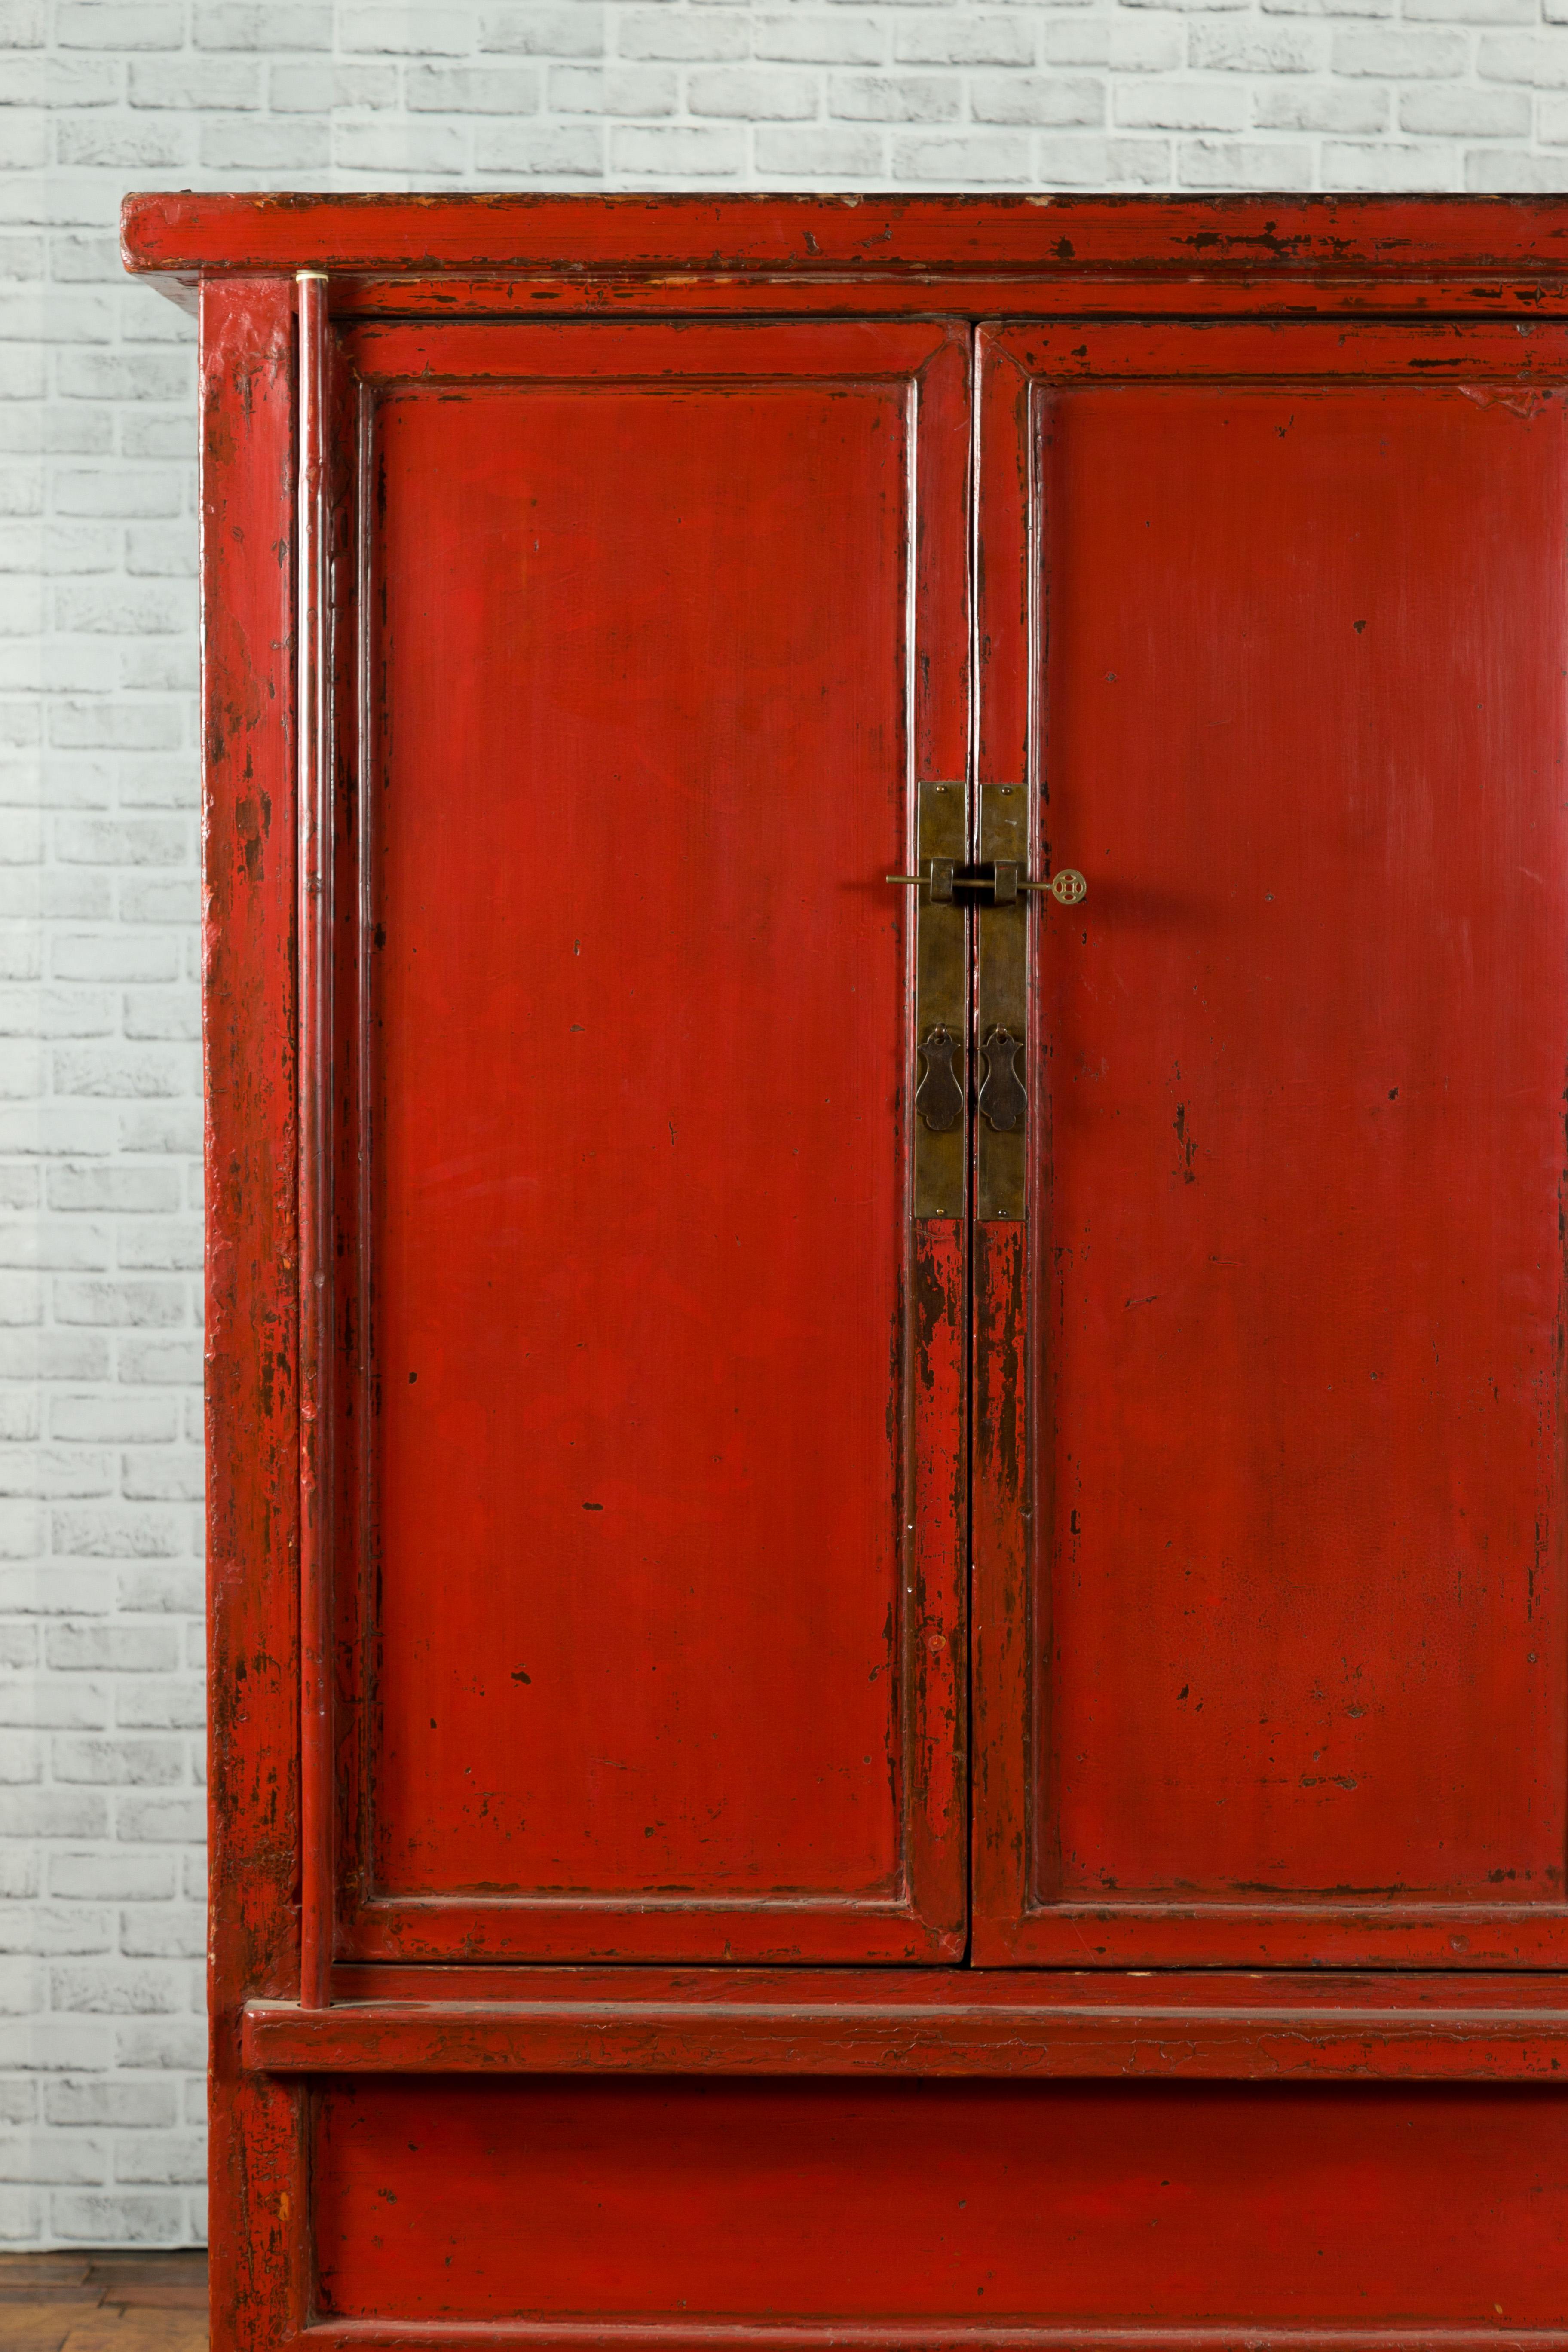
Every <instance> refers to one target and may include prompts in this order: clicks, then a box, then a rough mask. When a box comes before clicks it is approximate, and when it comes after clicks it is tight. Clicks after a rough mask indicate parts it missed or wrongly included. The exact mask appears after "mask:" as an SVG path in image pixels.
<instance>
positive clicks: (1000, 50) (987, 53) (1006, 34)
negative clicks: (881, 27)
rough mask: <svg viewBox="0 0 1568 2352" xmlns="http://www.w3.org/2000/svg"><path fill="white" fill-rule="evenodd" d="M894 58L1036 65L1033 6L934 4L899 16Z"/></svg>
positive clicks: (930, 62)
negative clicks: (926, 12) (995, 8)
mask: <svg viewBox="0 0 1568 2352" xmlns="http://www.w3.org/2000/svg"><path fill="white" fill-rule="evenodd" d="M893 57H894V60H895V62H896V63H898V64H899V65H929V66H947V65H952V66H1032V65H1033V64H1034V63H1035V61H1036V34H1035V23H1034V16H1033V12H1032V11H1028V12H1026V11H1025V10H1023V9H1021V8H1020V9H1013V10H1009V11H1008V12H1006V13H1005V14H1003V13H1001V12H994V13H993V12H988V11H985V10H978V11H974V12H971V11H968V10H965V11H964V12H963V13H962V14H961V13H960V12H959V11H957V10H956V9H948V8H942V9H933V10H932V11H931V14H930V16H909V17H902V16H897V15H895V16H894V18H893Z"/></svg>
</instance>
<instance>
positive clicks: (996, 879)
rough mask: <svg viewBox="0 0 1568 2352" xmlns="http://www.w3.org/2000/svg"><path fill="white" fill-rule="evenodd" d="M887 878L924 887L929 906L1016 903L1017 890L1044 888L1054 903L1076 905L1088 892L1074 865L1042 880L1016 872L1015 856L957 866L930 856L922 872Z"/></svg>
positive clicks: (914, 887) (913, 887) (907, 885)
mask: <svg viewBox="0 0 1568 2352" xmlns="http://www.w3.org/2000/svg"><path fill="white" fill-rule="evenodd" d="M885 879H886V880H888V881H889V882H897V883H901V884H902V886H903V887H904V888H905V889H906V890H919V889H921V888H924V889H925V890H926V891H928V892H929V894H930V897H931V903H932V905H933V906H941V907H951V906H952V905H953V904H954V902H955V901H956V900H957V899H959V898H968V899H970V900H972V901H973V904H974V905H976V906H980V907H1016V905H1017V903H1018V893H1019V891H1020V890H1048V891H1049V892H1050V894H1051V896H1052V898H1054V899H1055V900H1056V902H1057V904H1058V907H1076V906H1079V904H1080V903H1081V902H1082V900H1083V899H1085V898H1088V896H1089V884H1088V883H1087V882H1086V881H1085V880H1084V877H1083V876H1082V875H1081V874H1080V873H1079V870H1078V868H1077V866H1063V867H1062V869H1061V871H1060V872H1059V873H1058V874H1052V875H1050V876H1048V877H1047V878H1046V879H1045V880H1044V881H1040V882H1036V881H1032V880H1031V879H1030V878H1029V877H1028V876H1027V875H1025V874H1020V873H1019V871H1018V866H1017V863H1016V859H1013V858H1010V857H990V858H985V859H984V860H983V861H982V862H981V863H980V864H979V865H977V866H960V865H959V864H958V863H957V862H956V860H955V859H953V858H951V857H930V858H928V859H927V860H926V866H925V871H924V873H923V874H889V875H888V876H886V877H885Z"/></svg>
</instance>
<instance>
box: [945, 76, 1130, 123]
mask: <svg viewBox="0 0 1568 2352" xmlns="http://www.w3.org/2000/svg"><path fill="white" fill-rule="evenodd" d="M1105 103H1106V100H1105V84H1104V83H1103V82H1102V81H1096V80H1091V79H1087V78H1085V77H1084V76H1082V75H1072V74H976V75H975V76H974V79H973V81H972V83H971V85H970V98H969V104H970V111H971V113H972V114H973V117H974V120H975V121H976V122H1008V123H1030V122H1032V123H1043V124H1053V125H1054V124H1059V123H1066V122H1080V123H1090V124H1094V123H1100V122H1103V121H1104V120H1105Z"/></svg>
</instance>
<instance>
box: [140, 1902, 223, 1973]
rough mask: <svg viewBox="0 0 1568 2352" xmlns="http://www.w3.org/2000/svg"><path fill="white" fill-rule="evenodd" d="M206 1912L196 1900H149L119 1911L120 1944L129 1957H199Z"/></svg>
mask: <svg viewBox="0 0 1568 2352" xmlns="http://www.w3.org/2000/svg"><path fill="white" fill-rule="evenodd" d="M206 1942H207V1916H206V1911H205V1907H204V1906H202V1905H201V1904H199V1903H184V1904H175V1903H148V1904H142V1905H139V1906H137V1907H136V1909H134V1910H132V1911H122V1912H121V1915H120V1948H121V1951H122V1952H124V1953H126V1954H128V1955H129V1956H131V1957H132V1958H149V1959H169V1960H199V1959H201V1958H203V1956H204V1954H205V1951H206Z"/></svg>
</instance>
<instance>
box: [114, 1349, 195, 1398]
mask: <svg viewBox="0 0 1568 2352" xmlns="http://www.w3.org/2000/svg"><path fill="white" fill-rule="evenodd" d="M120 1377H121V1380H122V1381H133V1382H146V1383H148V1384H149V1385H152V1386H161V1385H163V1383H165V1382H170V1381H173V1382H175V1383H178V1384H179V1385H180V1386H182V1387H188V1386H189V1385H190V1384H191V1383H192V1382H194V1381H199V1380H200V1379H201V1377H202V1354H201V1349H200V1348H199V1347H198V1346H197V1345H196V1344H195V1341H194V1340H190V1339H163V1340H156V1339H152V1340H144V1341H122V1342H121V1349H120Z"/></svg>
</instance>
